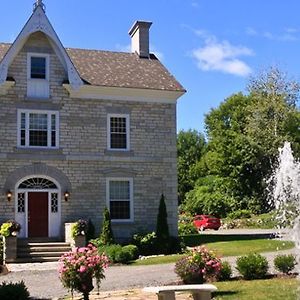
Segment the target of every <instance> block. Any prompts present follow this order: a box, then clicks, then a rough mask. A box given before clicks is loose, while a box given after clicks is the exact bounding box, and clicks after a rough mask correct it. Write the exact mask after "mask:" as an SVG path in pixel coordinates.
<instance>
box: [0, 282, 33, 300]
mask: <svg viewBox="0 0 300 300" xmlns="http://www.w3.org/2000/svg"><path fill="white" fill-rule="evenodd" d="M29 296H30V295H29V292H28V290H27V287H26V286H25V284H24V281H20V282H18V283H12V282H10V283H6V282H3V283H2V284H1V285H0V299H1V300H13V299H15V300H27V299H29Z"/></svg>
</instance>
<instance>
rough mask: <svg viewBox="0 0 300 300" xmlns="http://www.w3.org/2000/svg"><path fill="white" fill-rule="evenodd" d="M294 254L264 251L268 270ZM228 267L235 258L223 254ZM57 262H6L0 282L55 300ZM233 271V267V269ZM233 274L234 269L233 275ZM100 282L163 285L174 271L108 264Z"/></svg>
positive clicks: (108, 286) (120, 286)
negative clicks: (19, 284) (6, 270)
mask: <svg viewBox="0 0 300 300" xmlns="http://www.w3.org/2000/svg"><path fill="white" fill-rule="evenodd" d="M290 253H293V254H295V253H296V250H295V249H292V250H286V251H279V252H271V253H264V254H263V255H264V256H266V257H267V258H268V260H269V262H270V267H271V268H270V272H274V268H273V263H272V262H273V259H274V257H275V256H276V255H278V254H290ZM224 260H227V261H229V262H230V263H231V264H232V266H233V267H234V265H235V260H236V257H225V258H224ZM57 266H58V264H57V263H43V264H22V265H10V266H9V268H10V270H11V273H9V274H8V275H3V276H0V282H3V281H6V282H10V281H12V282H18V281H20V280H24V282H25V284H26V286H27V287H28V289H29V292H30V295H31V296H32V297H35V298H36V299H57V298H59V297H63V296H64V295H66V294H67V290H66V289H64V288H63V287H62V285H61V282H60V281H59V279H58V273H57ZM233 270H234V268H233ZM236 274H237V273H236V272H234V275H236ZM105 275H106V279H104V280H103V282H102V283H101V290H102V291H115V290H129V289H132V288H141V287H145V286H155V285H166V284H171V283H174V282H176V281H178V278H177V277H176V275H175V273H174V264H173V263H172V264H163V265H150V266H112V267H109V268H108V269H107V270H106V272H105Z"/></svg>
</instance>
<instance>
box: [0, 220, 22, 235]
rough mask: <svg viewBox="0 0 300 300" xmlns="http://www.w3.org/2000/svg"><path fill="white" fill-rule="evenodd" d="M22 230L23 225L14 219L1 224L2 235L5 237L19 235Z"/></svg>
mask: <svg viewBox="0 0 300 300" xmlns="http://www.w3.org/2000/svg"><path fill="white" fill-rule="evenodd" d="M20 230H21V225H20V224H19V223H18V222H16V221H14V220H8V221H6V222H5V223H3V224H2V225H1V228H0V235H2V236H4V237H10V236H17V234H18V233H19V232H20Z"/></svg>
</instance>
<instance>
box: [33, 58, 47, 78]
mask: <svg viewBox="0 0 300 300" xmlns="http://www.w3.org/2000/svg"><path fill="white" fill-rule="evenodd" d="M31 78H41V79H46V58H45V57H31Z"/></svg>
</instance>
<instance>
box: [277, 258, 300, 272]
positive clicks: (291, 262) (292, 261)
mask: <svg viewBox="0 0 300 300" xmlns="http://www.w3.org/2000/svg"><path fill="white" fill-rule="evenodd" d="M296 264H297V262H296V257H295V256H294V255H292V254H289V255H285V254H283V255H277V256H276V257H275V258H274V266H275V268H276V270H278V271H279V272H282V273H284V274H289V273H290V272H291V271H293V270H294V268H295V266H296Z"/></svg>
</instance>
